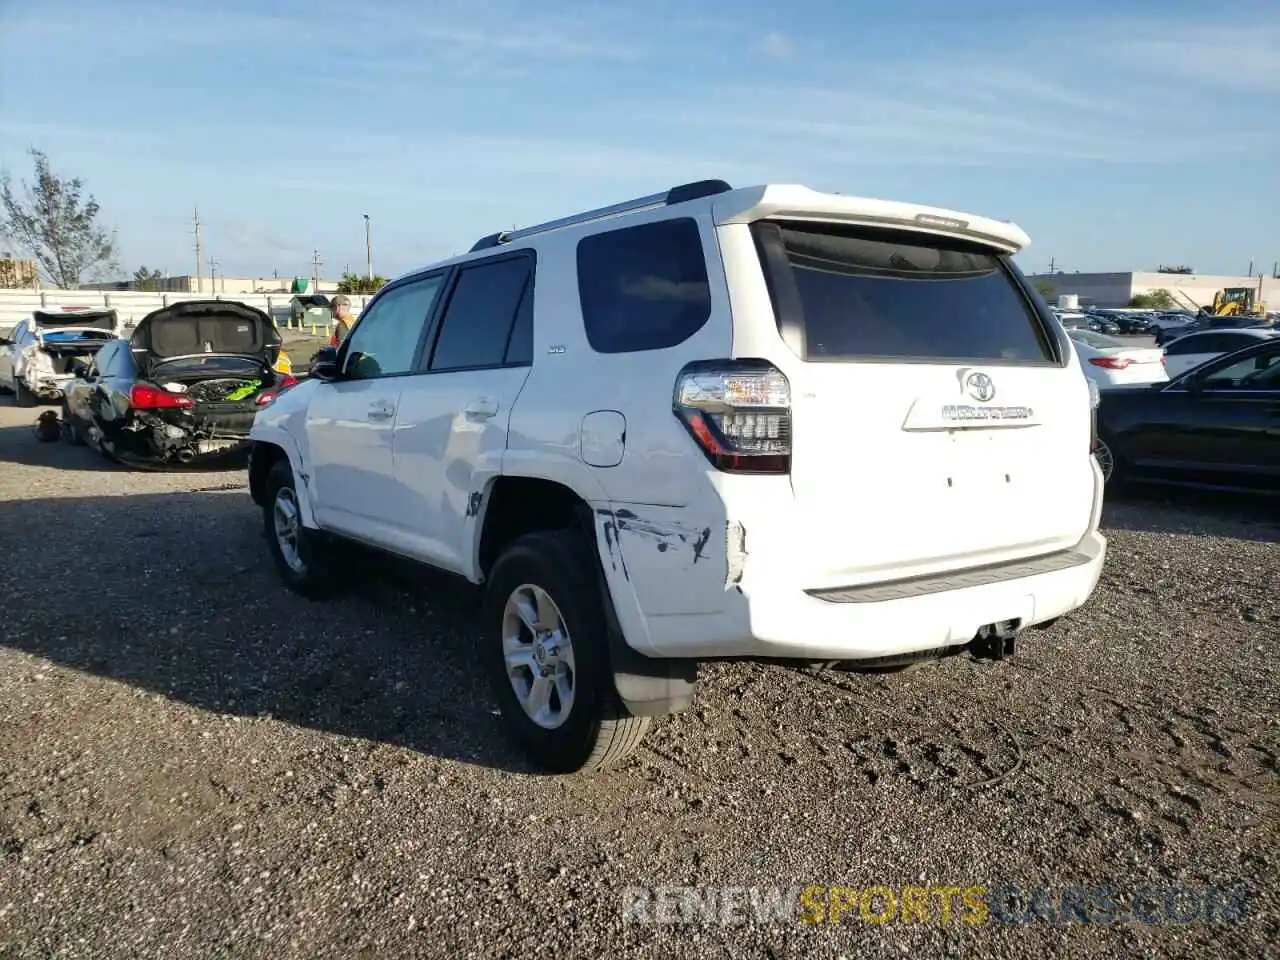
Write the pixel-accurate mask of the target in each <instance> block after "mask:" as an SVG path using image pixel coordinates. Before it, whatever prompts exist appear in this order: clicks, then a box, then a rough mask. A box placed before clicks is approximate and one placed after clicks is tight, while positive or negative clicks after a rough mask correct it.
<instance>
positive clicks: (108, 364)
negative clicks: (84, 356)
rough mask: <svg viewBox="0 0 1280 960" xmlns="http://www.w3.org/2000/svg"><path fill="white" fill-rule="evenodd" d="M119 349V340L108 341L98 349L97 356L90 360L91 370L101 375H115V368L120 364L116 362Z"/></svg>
mask: <svg viewBox="0 0 1280 960" xmlns="http://www.w3.org/2000/svg"><path fill="white" fill-rule="evenodd" d="M119 351H120V344H119V342H113V343H108V344H107V345H106V346H105V347H103V348H102V349H101V350H99V351H98V353H97V356H95V357H94V358H93V359H92V360H91V361H89V372H90V373H96V374H97V375H98V376H100V377H113V376H115V372H116V371H115V368H116V367H118V366H119V364H118V363H116V362H115V358H116V355H117V354H118V353H119Z"/></svg>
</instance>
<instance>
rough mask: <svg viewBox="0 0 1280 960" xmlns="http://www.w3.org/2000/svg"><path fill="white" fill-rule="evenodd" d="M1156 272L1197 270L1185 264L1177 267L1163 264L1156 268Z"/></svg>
mask: <svg viewBox="0 0 1280 960" xmlns="http://www.w3.org/2000/svg"><path fill="white" fill-rule="evenodd" d="M1156 273H1195V271H1194V270H1192V269H1191V268H1190V267H1188V266H1186V265H1185V264H1181V265H1179V266H1176V267H1166V266H1165V265H1164V264H1161V265H1160V266H1159V267H1157V268H1156Z"/></svg>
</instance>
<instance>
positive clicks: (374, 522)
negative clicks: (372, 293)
mask: <svg viewBox="0 0 1280 960" xmlns="http://www.w3.org/2000/svg"><path fill="white" fill-rule="evenodd" d="M1027 242H1028V239H1027V236H1026V235H1025V234H1024V233H1023V232H1022V230H1020V229H1019V228H1018V227H1016V226H1013V225H1012V224H1009V223H1007V222H998V221H994V220H988V219H984V218H981V217H975V216H970V215H968V214H961V213H956V212H953V211H949V210H940V209H934V208H925V207H920V206H917V205H913V204H905V203H891V202H886V201H880V200H867V199H860V198H855V197H849V196H843V195H833V194H825V193H818V192H814V191H812V190H809V189H807V188H804V187H799V186H766V187H752V188H747V189H738V190H734V189H731V188H730V187H729V186H728V185H727V184H725V183H722V182H720V181H707V182H700V183H694V184H686V185H684V186H680V187H675V188H673V189H672V190H670V191H668V192H666V193H663V194H657V195H654V196H651V197H643V198H640V199H638V200H635V201H631V202H628V203H623V204H618V205H615V206H613V207H608V208H604V209H601V210H594V211H590V212H588V213H584V214H581V215H579V216H574V217H569V218H566V219H564V220H558V221H554V222H552V223H547V224H543V225H541V226H537V227H530V228H528V229H524V230H518V231H514V232H512V233H506V234H495V235H493V236H490V237H486V238H484V239H482V240H481V241H479V242H478V243H477V244H476V245H475V246H474V247H473V248H472V250H471V251H470V252H468V253H466V254H464V255H462V256H459V257H456V258H454V259H451V260H448V261H445V262H441V263H437V264H434V265H432V266H429V267H426V268H424V269H421V270H418V271H415V272H413V273H411V274H409V275H407V276H404V277H400V278H398V279H396V280H395V281H393V282H392V283H390V284H389V285H388V286H387V287H386V288H385V289H384V290H382V291H381V292H380V293H379V294H378V295H377V296H376V297H375V298H374V299H373V300H372V301H370V303H369V304H368V306H367V307H366V308H365V310H364V312H363V313H362V314H361V315H360V318H359V320H358V321H357V323H356V325H355V327H354V328H353V329H352V331H351V333H350V334H349V336H348V337H347V338H346V340H345V342H344V343H343V344H342V345H341V347H339V348H338V349H337V350H336V351H334V350H332V349H330V350H329V351H327V352H322V354H321V355H319V356H318V361H317V363H316V364H315V366H314V367H313V369H312V373H311V377H310V378H309V379H308V380H306V381H304V382H303V383H302V384H301V385H299V386H298V387H295V388H294V389H292V390H290V391H289V392H288V393H285V394H283V395H282V396H281V397H280V398H279V399H278V400H276V401H275V402H274V403H273V404H271V405H270V406H268V407H267V408H265V409H264V410H262V411H261V412H260V413H259V414H258V415H257V418H256V423H255V425H254V428H253V431H252V439H253V440H254V441H256V443H255V446H254V452H253V455H252V459H251V463H250V468H249V478H250V489H251V491H252V495H253V499H254V500H255V502H256V503H258V504H259V505H261V507H262V509H263V515H264V520H265V524H266V530H267V540H268V543H269V544H270V549H271V552H272V555H273V557H274V558H275V562H276V564H277V566H278V568H279V570H280V572H281V575H282V576H283V577H284V579H285V581H286V582H287V583H288V584H289V586H290V587H292V588H293V589H295V590H297V591H299V592H301V593H303V594H305V595H307V596H311V597H316V598H322V597H327V596H330V595H332V594H333V593H334V592H335V590H336V589H337V588H338V587H339V586H340V583H341V580H342V570H341V568H340V566H339V565H338V561H336V560H335V559H334V554H333V553H332V548H333V547H334V546H335V545H336V544H338V543H340V542H342V541H344V540H350V541H357V542H359V543H362V544H364V545H366V546H373V547H376V548H379V549H382V550H385V551H388V552H390V553H393V554H398V555H400V556H403V557H408V558H411V559H413V560H417V561H420V562H423V563H426V564H429V565H431V566H433V567H436V568H440V569H443V570H446V571H451V572H453V573H456V574H460V575H461V576H463V577H465V578H466V579H467V580H469V581H471V582H473V583H475V584H483V585H484V587H485V613H484V617H485V619H484V623H483V627H482V632H481V641H480V643H481V646H480V649H479V650H478V651H477V654H478V656H479V659H480V662H481V663H482V664H483V666H484V669H485V670H486V671H487V672H488V673H489V674H491V676H492V679H493V681H494V689H495V691H496V694H497V696H498V699H499V701H500V704H501V708H502V711H503V714H504V715H505V717H506V719H507V721H508V723H509V724H510V725H511V727H512V728H513V731H514V732H515V733H516V734H517V735H518V736H519V739H520V740H521V741H522V742H523V744H524V745H525V747H526V749H527V750H528V752H529V753H530V754H531V756H532V757H533V758H534V759H535V760H536V761H537V762H539V763H540V764H542V765H544V766H546V767H549V768H551V769H553V770H558V771H572V770H579V769H584V768H589V767H598V766H602V765H604V764H607V763H610V762H613V761H616V760H618V759H620V758H621V757H624V756H626V755H627V754H628V753H630V752H631V751H632V750H633V749H634V748H635V747H636V746H637V744H638V743H639V740H640V737H641V736H642V734H643V733H644V730H645V729H646V727H647V725H648V724H649V722H650V718H651V717H653V716H657V715H661V714H665V713H669V712H673V711H676V710H680V709H683V708H684V707H686V706H687V705H688V704H689V703H690V702H691V700H692V697H693V686H694V681H695V677H696V673H697V662H698V661H699V660H705V659H713V658H726V657H727V658H755V659H764V658H768V659H775V658H783V659H786V660H790V661H796V662H809V663H833V664H839V665H842V666H844V667H846V668H850V667H851V668H871V669H887V668H893V667H897V666H901V665H903V664H905V663H908V662H912V661H915V660H921V659H936V658H938V657H941V656H945V655H948V654H952V653H958V652H960V651H963V650H968V651H970V652H971V653H973V654H975V655H977V656H979V657H986V658H999V657H1001V656H1003V655H1005V654H1006V653H1009V652H1011V651H1012V644H1013V637H1014V636H1015V635H1016V634H1017V633H1018V632H1019V631H1021V630H1023V629H1024V628H1027V627H1031V626H1039V625H1045V624H1047V623H1048V622H1049V621H1052V620H1054V619H1055V618H1057V617H1059V616H1061V615H1062V614H1065V613H1067V612H1068V611H1071V610H1073V609H1075V608H1077V607H1079V606H1080V605H1081V604H1083V603H1084V602H1085V601H1086V600H1087V599H1088V597H1089V596H1090V594H1091V593H1092V591H1093V589H1094V587H1095V586H1096V584H1097V581H1098V577H1099V575H1100V573H1101V570H1102V565H1103V560H1104V556H1105V551H1106V541H1105V540H1104V538H1103V537H1102V536H1101V535H1100V534H1099V532H1098V521H1099V514H1100V512H1101V507H1102V489H1103V482H1102V476H1101V472H1100V471H1099V469H1098V465H1097V462H1096V459H1095V458H1094V457H1093V456H1092V455H1091V450H1092V448H1093V445H1094V443H1095V442H1096V438H1095V434H1096V429H1095V411H1094V397H1093V396H1092V395H1091V391H1090V389H1089V384H1088V381H1087V380H1086V378H1085V376H1084V374H1083V372H1082V371H1081V368H1080V365H1079V361H1078V360H1077V359H1076V357H1075V354H1074V352H1073V351H1072V350H1071V346H1070V342H1069V341H1068V339H1067V337H1066V334H1065V332H1064V331H1063V329H1062V327H1061V326H1060V325H1059V324H1058V323H1057V322H1056V321H1055V320H1054V318H1053V316H1052V314H1051V313H1050V311H1049V309H1048V307H1047V306H1046V305H1045V303H1044V302H1043V300H1042V299H1041V298H1040V297H1039V296H1038V295H1037V294H1036V293H1035V291H1034V289H1033V288H1032V287H1031V286H1030V284H1028V283H1027V281H1026V280H1025V279H1024V278H1023V276H1022V275H1021V273H1020V272H1019V271H1018V269H1017V268H1016V267H1015V265H1014V264H1013V262H1012V260H1011V257H1012V255H1013V254H1014V253H1016V252H1017V251H1018V250H1019V249H1021V248H1022V247H1023V246H1024V245H1025V244H1026V243H1027Z"/></svg>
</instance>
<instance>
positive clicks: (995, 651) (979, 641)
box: [969, 620, 1021, 660]
mask: <svg viewBox="0 0 1280 960" xmlns="http://www.w3.org/2000/svg"><path fill="white" fill-rule="evenodd" d="M1020 624H1021V621H1020V620H1000V621H997V622H996V623H988V624H987V625H986V626H985V627H979V628H978V632H977V633H976V634H975V635H974V637H973V640H971V641H970V642H969V652H970V653H972V654H973V656H974V659H976V660H1003V659H1004V658H1005V657H1011V656H1013V644H1014V640H1015V639H1016V638H1017V636H1018V627H1019V625H1020Z"/></svg>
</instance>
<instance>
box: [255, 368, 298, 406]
mask: <svg viewBox="0 0 1280 960" xmlns="http://www.w3.org/2000/svg"><path fill="white" fill-rule="evenodd" d="M297 385H298V378H297V377H294V376H290V375H289V374H287V373H283V374H281V375H280V376H278V377H276V385H275V386H274V387H272V388H271V389H270V390H263V391H262V392H261V393H260V394H258V396H257V399H256V400H255V401H254V402H255V403H257V405H258V406H260V407H265V406H266V405H267V404H269V403H270V402H271V401H272V400H274V399H275V398H276V397H278V396H280V394H282V393H284V391H286V390H288V389H289V388H290V387H296V386H297Z"/></svg>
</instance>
